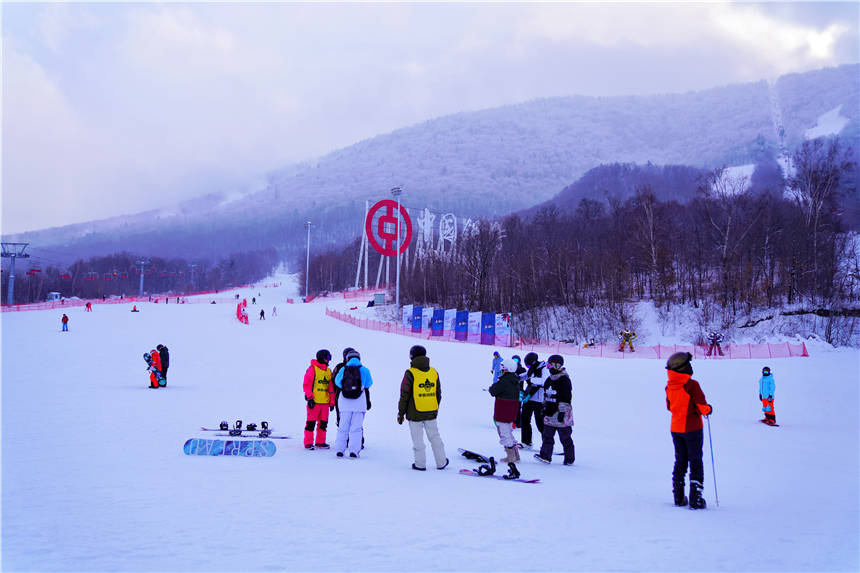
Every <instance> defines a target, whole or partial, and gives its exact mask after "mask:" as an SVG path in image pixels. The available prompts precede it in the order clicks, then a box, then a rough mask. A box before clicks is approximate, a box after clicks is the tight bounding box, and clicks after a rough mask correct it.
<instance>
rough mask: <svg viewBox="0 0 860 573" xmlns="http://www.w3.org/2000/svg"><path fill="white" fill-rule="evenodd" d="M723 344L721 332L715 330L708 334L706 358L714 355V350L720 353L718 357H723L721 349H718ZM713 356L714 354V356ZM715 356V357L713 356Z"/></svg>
mask: <svg viewBox="0 0 860 573" xmlns="http://www.w3.org/2000/svg"><path fill="white" fill-rule="evenodd" d="M722 343H723V334H722V333H721V332H717V331H715V330H713V331H711V332H709V333H708V344H709V346H708V356H711V355H712V354H714V350H716V351H717V352H719V353H720V356H724V354H723V349H722V348H721V347H720V344H722ZM714 355H715V354H714ZM715 356H716V355H715Z"/></svg>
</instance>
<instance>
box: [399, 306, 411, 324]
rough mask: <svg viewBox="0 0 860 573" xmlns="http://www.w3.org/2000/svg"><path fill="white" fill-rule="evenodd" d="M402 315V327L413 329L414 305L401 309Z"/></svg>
mask: <svg viewBox="0 0 860 573" xmlns="http://www.w3.org/2000/svg"><path fill="white" fill-rule="evenodd" d="M400 311H401V313H402V315H401V318H400V325H401V326H402V327H403V328H412V305H411V304H407V305H406V306H404V307H403V308H402V309H400Z"/></svg>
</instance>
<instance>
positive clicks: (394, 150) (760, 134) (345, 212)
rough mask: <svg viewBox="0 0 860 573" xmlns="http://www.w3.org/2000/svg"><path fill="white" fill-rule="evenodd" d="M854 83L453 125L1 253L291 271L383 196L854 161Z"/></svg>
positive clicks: (843, 73) (488, 192) (480, 207)
mask: <svg viewBox="0 0 860 573" xmlns="http://www.w3.org/2000/svg"><path fill="white" fill-rule="evenodd" d="M858 77H860V66H858V65H856V64H855V65H846V66H841V67H838V68H827V69H822V70H817V71H813V72H807V73H803V74H791V75H786V76H782V77H780V78H778V79H777V80H774V81H771V82H768V81H765V80H762V81H759V82H755V83H747V84H738V85H731V86H725V87H720V88H715V89H710V90H705V91H699V92H690V93H684V94H667V95H660V96H630V97H582V96H570V97H558V98H550V99H541V100H535V101H529V102H525V103H521V104H517V105H509V106H504V107H499V108H494V109H487V110H483V111H477V112H469V113H459V114H455V115H449V116H445V117H440V118H437V119H434V120H431V121H427V122H424V123H421V124H418V125H413V126H410V127H405V128H402V129H399V130H396V131H394V132H392V133H388V134H384V135H379V136H376V137H374V138H371V139H368V140H364V141H360V142H358V143H356V144H354V145H351V146H349V147H345V148H343V149H339V150H337V151H334V152H332V153H330V154H328V155H325V156H323V157H321V158H319V159H318V160H317V161H313V162H308V163H304V164H299V165H291V166H285V167H284V168H283V169H280V170H278V171H276V172H274V173H271V174H269V176H268V183H267V185H266V186H265V188H264V189H263V190H261V191H258V192H254V193H248V194H244V195H242V194H236V195H234V196H228V195H227V194H225V193H215V192H213V193H211V194H209V195H206V196H202V197H200V198H198V199H196V200H193V201H187V202H184V203H181V204H178V205H174V206H165V207H163V208H159V209H153V210H151V211H147V212H143V213H136V214H131V215H124V216H120V217H113V218H110V219H104V220H98V221H92V222H89V223H85V224H77V225H69V226H64V227H55V228H50V229H43V230H39V231H33V232H28V233H22V234H18V235H10V236H4V237H3V240H4V241H24V242H29V243H31V250H32V252H33V254H34V256H39V255H40V253H41V254H42V256H49V257H51V258H52V259H54V260H62V261H70V260H72V259H77V258H81V257H86V256H92V255H97V254H104V253H111V252H117V251H130V252H134V253H139V254H142V255H157V256H164V257H172V256H184V257H214V256H218V255H223V254H224V253H229V252H242V251H248V250H253V249H260V248H268V247H275V248H276V249H278V251H279V252H280V253H281V254H282V256H283V258H284V259H285V260H287V261H291V262H292V261H293V260H294V259H295V258H296V257H297V256H298V255H299V253H303V250H304V248H305V237H306V235H305V229H304V225H303V223H304V221H306V220H311V221H312V222H313V223H314V230H313V245H314V248H315V249H319V248H323V247H325V246H326V245H335V244H342V243H344V242H345V241H347V240H350V239H352V238H354V237H356V236H358V235H359V233H360V232H361V228H362V217H363V213H364V208H365V201H366V200H371V201H375V200H378V199H381V198H385V197H389V196H390V195H389V190H390V189H391V188H392V187H394V186H400V187H401V188H402V189H403V196H402V201H403V203H404V204H405V205H406V206H407V207H409V208H425V207H427V208H430V209H433V210H436V211H445V212H453V213H456V214H457V215H459V216H462V217H467V216H468V217H475V216H484V217H497V216H502V215H505V214H507V213H510V212H514V211H520V210H524V209H528V208H529V207H533V206H535V205H538V204H541V203H544V202H546V201H550V200H552V199H553V198H554V197H556V196H558V195H559V194H560V193H561V192H562V191H563V190H564V189H565V188H568V187H570V186H572V185H573V184H574V183H576V182H577V180H579V179H580V178H581V177H583V175H585V174H586V173H588V172H589V170H592V169H594V168H596V167H599V166H601V165H606V164H612V163H630V164H645V165H647V164H648V163H649V162H650V163H651V164H653V165H658V166H663V165H677V166H686V167H688V168H689V171H684V173H690V172H695V171H696V170H707V169H712V168H715V167H720V166H724V165H729V166H733V165H747V164H764V163H768V164H770V165H773V164H774V162H775V161H776V160H777V159H778V157H779V155H780V153H781V152H784V151H781V150H789V151H790V150H792V149H793V148H795V147H796V146H797V145H798V144H799V143H800V142H802V141H803V140H804V138H805V137H818V136H830V135H839V136H840V137H841V138H842V139H843V140H845V142H846V143H848V144H850V145H852V146H854V148H855V149H857V148H858V145H857V143H858V134H860V128H858V126H860V117H858V115H859V114H858V109H860V98H858V84H860V81H858ZM822 118H823V119H822ZM685 177H686V176H685ZM687 179H689V178H687ZM568 193H569V191H568ZM588 193H589V192H588V191H586V192H585V194H586V195H587V194H588ZM582 196H583V193H582V192H581V193H580V195H578V196H577V200H578V198H581V197H582ZM596 198H597V199H600V198H601V197H596ZM40 249H46V251H44V252H41V251H40ZM45 252H47V253H49V254H48V255H45V254H44V253H45Z"/></svg>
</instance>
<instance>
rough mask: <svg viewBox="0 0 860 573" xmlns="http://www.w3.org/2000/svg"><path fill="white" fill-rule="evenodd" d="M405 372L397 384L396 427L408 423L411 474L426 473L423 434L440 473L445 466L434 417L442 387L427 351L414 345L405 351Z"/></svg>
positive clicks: (442, 447)
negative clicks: (398, 400) (411, 453)
mask: <svg viewBox="0 0 860 573" xmlns="http://www.w3.org/2000/svg"><path fill="white" fill-rule="evenodd" d="M409 360H410V365H409V370H407V371H406V373H405V374H404V375H403V381H402V382H401V383H400V402H399V403H398V404H397V423H398V424H402V423H403V420H404V419H406V420H409V432H410V433H411V434H412V452H413V454H414V456H415V462H414V463H413V464H412V469H413V470H418V471H422V472H423V471H424V470H426V469H427V446H426V445H425V444H424V433H425V432H426V433H427V439H428V440H429V441H430V448H431V449H432V450H433V458H434V461H435V462H436V469H438V470H443V469H445V468H446V467H447V466H448V458H446V457H445V444H443V443H442V438H441V436H439V428H438V426H437V425H436V416H437V415H438V414H439V404H440V403H441V402H442V387H441V385H440V382H439V373H438V372H436V370H435V369H434V368H432V367H431V366H430V359H429V358H428V357H427V349H426V348H424V347H423V346H420V345H417V344H416V345H415V346H413V347H412V348H410V349H409Z"/></svg>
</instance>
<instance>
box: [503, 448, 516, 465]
mask: <svg viewBox="0 0 860 573" xmlns="http://www.w3.org/2000/svg"><path fill="white" fill-rule="evenodd" d="M505 454H507V455H505V457H503V458H500V459H499V461H500V462H501V463H504V464H507V463H510V462H515V461H517V449H516V448H505Z"/></svg>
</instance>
